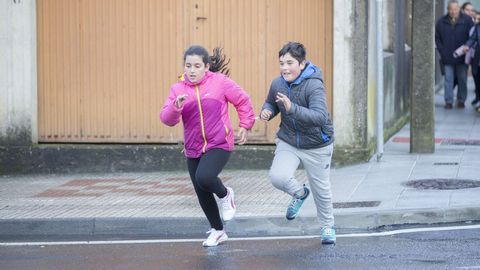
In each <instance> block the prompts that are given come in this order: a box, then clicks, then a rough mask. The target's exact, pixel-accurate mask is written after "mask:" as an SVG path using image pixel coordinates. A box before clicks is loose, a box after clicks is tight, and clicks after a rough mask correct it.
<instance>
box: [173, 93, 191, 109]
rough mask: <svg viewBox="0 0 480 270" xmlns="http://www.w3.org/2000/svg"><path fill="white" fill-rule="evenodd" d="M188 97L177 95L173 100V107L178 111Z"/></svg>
mask: <svg viewBox="0 0 480 270" xmlns="http://www.w3.org/2000/svg"><path fill="white" fill-rule="evenodd" d="M187 97H188V95H186V94H185V95H178V96H177V99H176V100H175V107H177V108H178V109H180V108H181V107H182V106H183V103H184V102H185V100H187Z"/></svg>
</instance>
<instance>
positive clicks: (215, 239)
mask: <svg viewBox="0 0 480 270" xmlns="http://www.w3.org/2000/svg"><path fill="white" fill-rule="evenodd" d="M208 233H209V234H210V235H209V236H208V238H207V240H205V241H203V246H204V247H216V246H218V244H220V243H222V242H224V241H226V240H227V239H228V236H227V234H226V233H225V230H221V231H217V230H215V229H213V228H212V229H210V231H208V232H207V234H208Z"/></svg>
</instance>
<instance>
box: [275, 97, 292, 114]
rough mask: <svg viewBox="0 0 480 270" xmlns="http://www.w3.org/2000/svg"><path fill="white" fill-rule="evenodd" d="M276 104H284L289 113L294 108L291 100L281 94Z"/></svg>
mask: <svg viewBox="0 0 480 270" xmlns="http://www.w3.org/2000/svg"><path fill="white" fill-rule="evenodd" d="M275 102H282V103H283V106H285V110H286V111H287V112H289V111H290V109H291V108H292V102H291V101H290V99H289V98H288V97H287V96H285V95H284V94H282V93H280V92H279V93H277V100H275Z"/></svg>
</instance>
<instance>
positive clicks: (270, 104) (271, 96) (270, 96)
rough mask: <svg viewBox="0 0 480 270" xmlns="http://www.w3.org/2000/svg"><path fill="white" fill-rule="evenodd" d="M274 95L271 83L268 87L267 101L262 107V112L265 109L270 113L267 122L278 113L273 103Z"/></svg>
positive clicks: (275, 104)
mask: <svg viewBox="0 0 480 270" xmlns="http://www.w3.org/2000/svg"><path fill="white" fill-rule="evenodd" d="M275 94H276V93H275V90H274V88H273V83H272V85H270V90H269V91H268V96H267V99H266V100H265V103H264V104H263V106H262V111H263V110H265V109H266V110H269V111H271V112H272V116H271V117H270V119H268V120H271V119H273V118H274V117H275V116H276V115H277V114H278V113H279V112H280V110H279V109H278V106H277V103H276V102H275Z"/></svg>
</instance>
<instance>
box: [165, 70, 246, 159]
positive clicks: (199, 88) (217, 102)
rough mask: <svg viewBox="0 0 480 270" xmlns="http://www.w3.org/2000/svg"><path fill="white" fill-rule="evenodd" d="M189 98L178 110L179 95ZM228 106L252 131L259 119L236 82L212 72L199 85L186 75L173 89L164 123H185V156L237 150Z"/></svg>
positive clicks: (193, 156)
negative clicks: (209, 151) (256, 120)
mask: <svg viewBox="0 0 480 270" xmlns="http://www.w3.org/2000/svg"><path fill="white" fill-rule="evenodd" d="M181 94H187V95H188V97H187V99H186V101H185V102H184V104H183V106H182V107H181V108H177V107H176V106H175V99H176V97H177V96H178V95H181ZM228 102H230V103H232V104H233V106H235V109H236V110H237V113H238V117H239V119H240V124H239V126H240V127H243V128H245V129H251V128H252V127H253V124H254V122H255V115H254V111H253V107H252V103H251V102H250V97H249V96H248V94H247V93H246V92H245V91H244V90H243V89H242V88H241V87H240V86H239V85H237V84H236V83H235V82H234V81H232V80H231V79H229V78H228V77H227V76H225V75H223V74H221V73H213V72H210V71H208V72H207V73H205V77H204V78H203V79H202V81H201V82H200V83H198V84H197V85H195V84H193V83H191V82H190V81H188V78H186V75H183V76H181V78H180V81H179V82H177V83H176V84H174V85H172V87H171V89H170V95H169V97H168V100H167V101H166V102H165V105H164V106H163V109H162V112H161V113H160V120H161V121H162V122H163V123H164V124H165V125H168V126H174V125H176V124H177V123H178V122H180V117H181V118H182V121H183V127H184V129H183V132H184V140H185V155H186V156H187V157H190V158H197V157H200V156H201V155H202V154H203V153H205V152H206V151H208V150H209V149H212V148H220V149H224V150H226V151H232V150H233V140H234V139H233V135H234V134H233V128H232V124H231V123H230V119H229V117H228Z"/></svg>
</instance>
